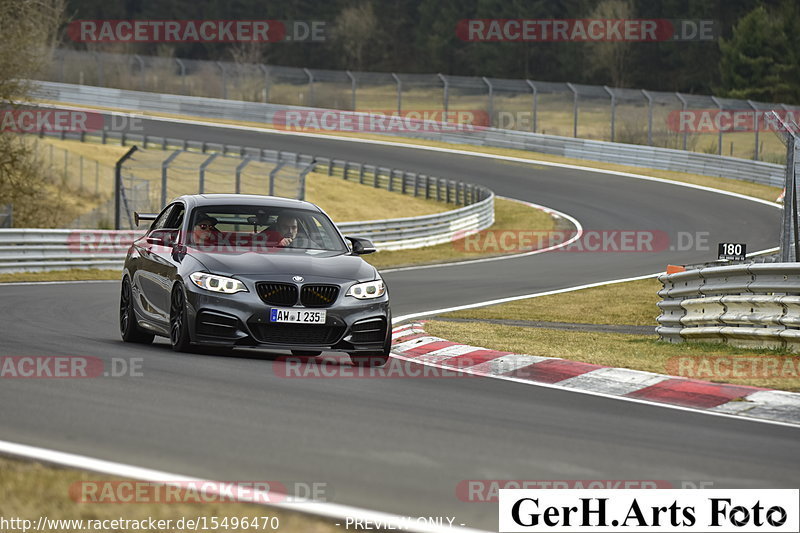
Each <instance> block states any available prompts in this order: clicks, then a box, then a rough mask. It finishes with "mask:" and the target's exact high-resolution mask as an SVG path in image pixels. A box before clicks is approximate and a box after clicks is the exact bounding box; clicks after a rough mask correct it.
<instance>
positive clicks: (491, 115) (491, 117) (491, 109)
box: [481, 76, 494, 128]
mask: <svg viewBox="0 0 800 533" xmlns="http://www.w3.org/2000/svg"><path fill="white" fill-rule="evenodd" d="M481 79H482V80H483V83H485V84H486V86H487V87H489V102H488V105H489V127H490V128H491V127H492V124H494V87H492V82H490V81H489V78H487V77H486V76H482V77H481Z"/></svg>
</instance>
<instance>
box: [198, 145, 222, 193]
mask: <svg viewBox="0 0 800 533" xmlns="http://www.w3.org/2000/svg"><path fill="white" fill-rule="evenodd" d="M218 155H219V153H213V154H211V155H210V156H208V158H207V159H206V160H205V161H203V163H202V164H201V165H200V183H199V185H198V189H199V191H198V193H199V194H203V193H204V192H205V188H206V168H208V165H210V164H211V162H212V161H214V159H216V158H217V156H218Z"/></svg>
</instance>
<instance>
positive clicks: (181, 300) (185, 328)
mask: <svg viewBox="0 0 800 533" xmlns="http://www.w3.org/2000/svg"><path fill="white" fill-rule="evenodd" d="M169 343H170V344H171V345H172V349H173V350H175V351H176V352H189V351H192V343H191V341H190V340H189V320H188V317H187V315H186V293H185V292H184V289H183V285H181V284H180V283H176V284H175V286H174V287H173V288H172V295H171V296H170V304H169Z"/></svg>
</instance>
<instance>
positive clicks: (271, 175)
mask: <svg viewBox="0 0 800 533" xmlns="http://www.w3.org/2000/svg"><path fill="white" fill-rule="evenodd" d="M284 165H286V163H281V162H278V164H277V165H275V168H273V169H272V170H271V171H270V173H269V195H270V196H275V176H276V175H277V174H278V171H279V170H280V169H281V168H283V166H284Z"/></svg>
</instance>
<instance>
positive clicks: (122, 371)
mask: <svg viewBox="0 0 800 533" xmlns="http://www.w3.org/2000/svg"><path fill="white" fill-rule="evenodd" d="M143 361H144V359H143V358H141V357H111V358H109V359H103V358H100V357H91V356H84V355H16V356H15V355H7V356H0V379H13V378H21V379H84V378H102V377H111V378H120V377H142V376H144V372H143V370H142V365H143Z"/></svg>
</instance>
